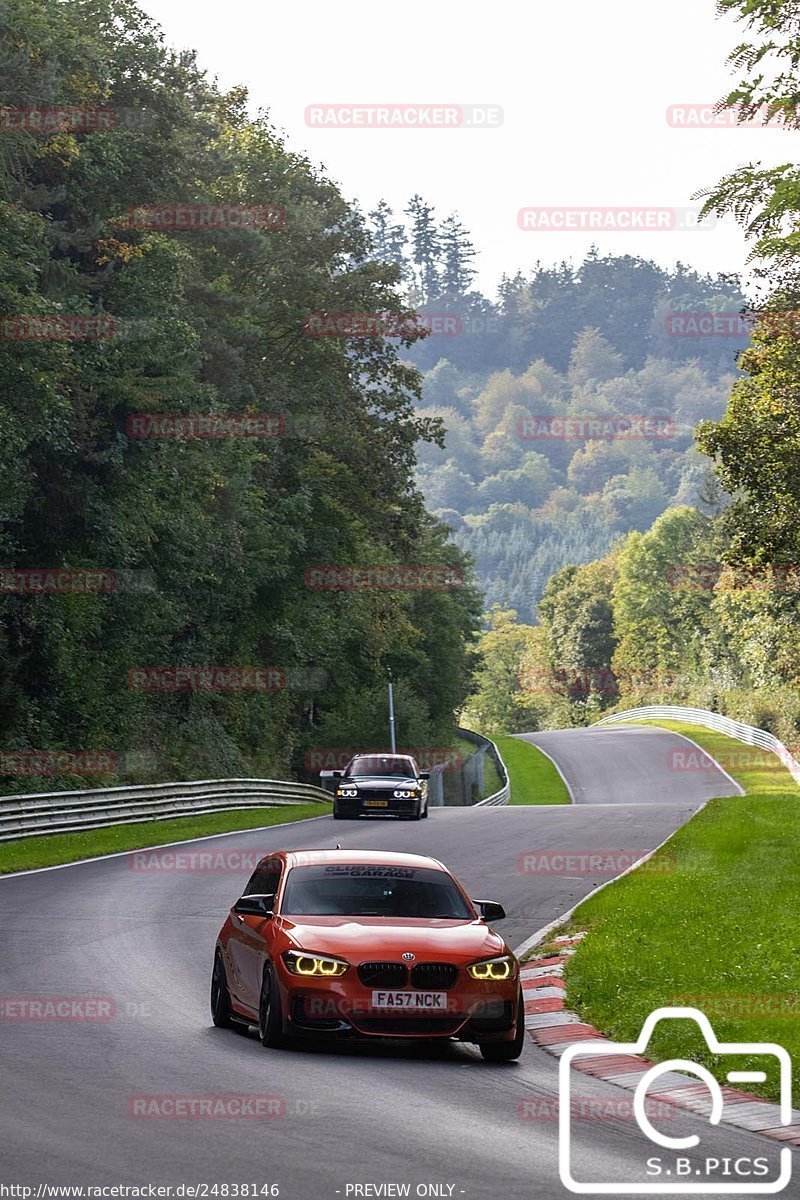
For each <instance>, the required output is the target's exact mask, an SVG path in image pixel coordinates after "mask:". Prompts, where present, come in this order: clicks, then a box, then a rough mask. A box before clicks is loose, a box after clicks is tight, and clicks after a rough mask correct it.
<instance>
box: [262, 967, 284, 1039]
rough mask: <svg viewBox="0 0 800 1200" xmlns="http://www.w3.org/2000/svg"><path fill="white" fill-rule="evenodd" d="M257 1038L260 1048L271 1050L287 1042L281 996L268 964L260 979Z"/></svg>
mask: <svg viewBox="0 0 800 1200" xmlns="http://www.w3.org/2000/svg"><path fill="white" fill-rule="evenodd" d="M258 1036H259V1038H260V1039H261V1045H262V1046H269V1047H270V1048H271V1049H273V1050H275V1049H279V1048H280V1047H281V1046H285V1045H286V1044H287V1041H288V1038H287V1037H286V1034H285V1033H284V1029H283V1010H282V1008H281V994H280V992H279V991H278V985H277V983H276V981H275V974H274V972H273V970H272V967H271V966H270V964H269V963H267V965H266V966H265V967H264V974H263V976H262V977H261V995H260V996H259V998H258Z"/></svg>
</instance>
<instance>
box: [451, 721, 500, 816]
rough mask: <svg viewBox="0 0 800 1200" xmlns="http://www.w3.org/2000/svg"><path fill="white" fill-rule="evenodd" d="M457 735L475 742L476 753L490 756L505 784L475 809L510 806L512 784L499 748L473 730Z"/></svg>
mask: <svg viewBox="0 0 800 1200" xmlns="http://www.w3.org/2000/svg"><path fill="white" fill-rule="evenodd" d="M456 733H458V734H459V735H460V736H461V737H462V738H465V739H466V741H468V742H473V743H474V744H475V745H476V746H477V747H478V750H477V751H476V753H483V754H488V755H489V757H490V758H491V759H492V760H493V762H494V764H495V766H496V767H497V771H498V774H499V775H500V778H501V780H502V782H503V786H502V787H501V788H500V791H499V792H495V793H494V794H493V795H491V796H487V797H486V799H485V800H479V801H478V802H477V804H475V805H474V807H475V808H483V807H486V806H488V805H500V804H508V802H509V800H510V799H511V784H510V782H509V778H508V771H507V769H506V764H505V763H504V762H503V758H502V755H501V754H500V751H499V750H498V749H497V746H495V744H494V742H493V741H491V740H490V739H489V738H487V737H484V736H483V735H482V734H480V733H475V732H473V730H471V729H457V730H456ZM473 757H474V756H473ZM465 765H466V764H465ZM462 770H463V768H462Z"/></svg>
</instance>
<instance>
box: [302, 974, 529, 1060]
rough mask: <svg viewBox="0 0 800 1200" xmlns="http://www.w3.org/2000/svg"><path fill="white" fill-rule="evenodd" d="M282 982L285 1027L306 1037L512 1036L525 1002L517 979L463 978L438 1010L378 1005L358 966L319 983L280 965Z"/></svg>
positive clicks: (489, 1038) (483, 1039)
mask: <svg viewBox="0 0 800 1200" xmlns="http://www.w3.org/2000/svg"><path fill="white" fill-rule="evenodd" d="M287 976H288V978H287ZM279 982H280V986H281V991H282V992H283V1000H284V1005H283V1011H284V1013H285V1014H286V1018H285V1021H286V1032H287V1033H289V1034H291V1035H293V1036H294V1035H296V1036H301V1037H302V1036H305V1037H325V1036H328V1037H331V1036H332V1037H347V1038H351V1037H356V1038H455V1039H457V1040H459V1041H465V1042H476V1041H481V1042H489V1041H501V1042H502V1041H510V1040H512V1039H513V1037H514V1033H515V1029H516V1022H517V1006H518V1004H519V1003H521V1000H520V994H519V982H518V980H516V979H514V980H508V981H503V983H494V984H491V985H489V986H486V985H483V986H482V985H480V984H477V985H476V986H472V985H471V984H470V983H468V982H464V983H461V982H459V984H458V985H457V986H455V987H453V988H451V989H449V990H448V991H447V993H446V996H447V1002H446V1010H445V1011H443V1012H436V1013H432V1012H431V1013H429V1012H426V1011H424V1010H423V1011H421V1012H420V1011H410V1010H406V1011H403V1010H386V1009H377V1008H374V1007H373V1005H372V991H371V989H370V988H367V987H365V986H363V985H362V984H361V983H360V982H359V980H358V977H357V976H356V975H355V972H353V976H352V977H351V976H350V974H349V973H348V975H346V976H342V977H341V978H339V979H328V980H320V982H319V983H316V982H315V981H313V980H311V979H307V978H306V979H298V978H297V977H296V976H294V975H291V974H290V973H289V972H284V971H281V979H280V981H279ZM399 990H401V991H406V990H411V991H415V990H417V989H413V988H411V989H407V988H402V989H399Z"/></svg>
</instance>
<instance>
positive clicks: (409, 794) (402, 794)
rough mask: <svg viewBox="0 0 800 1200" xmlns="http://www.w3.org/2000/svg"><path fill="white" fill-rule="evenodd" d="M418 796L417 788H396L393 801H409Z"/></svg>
mask: <svg viewBox="0 0 800 1200" xmlns="http://www.w3.org/2000/svg"><path fill="white" fill-rule="evenodd" d="M418 795H419V789H418V788H396V789H395V791H394V798H395V800H409V799H412V798H413V797H414V796H418Z"/></svg>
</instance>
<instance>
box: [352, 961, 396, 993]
mask: <svg viewBox="0 0 800 1200" xmlns="http://www.w3.org/2000/svg"><path fill="white" fill-rule="evenodd" d="M358 978H359V979H360V980H361V982H362V983H363V984H364V987H376V988H401V987H405V985H406V981H407V979H408V968H407V967H405V966H404V965H403V964H402V963H398V962H365V963H361V964H360V965H359V968H358Z"/></svg>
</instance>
